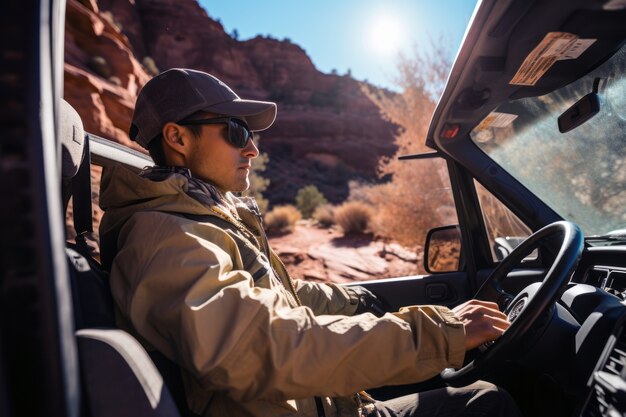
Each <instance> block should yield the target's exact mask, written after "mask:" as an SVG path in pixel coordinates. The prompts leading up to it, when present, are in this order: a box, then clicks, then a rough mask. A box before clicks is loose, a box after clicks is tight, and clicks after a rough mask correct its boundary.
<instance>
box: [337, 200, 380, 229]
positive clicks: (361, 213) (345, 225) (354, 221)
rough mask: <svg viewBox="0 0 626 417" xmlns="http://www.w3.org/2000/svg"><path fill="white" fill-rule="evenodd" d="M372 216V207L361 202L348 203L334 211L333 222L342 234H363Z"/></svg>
mask: <svg viewBox="0 0 626 417" xmlns="http://www.w3.org/2000/svg"><path fill="white" fill-rule="evenodd" d="M372 215H373V210H372V207H371V206H370V205H369V204H367V203H364V202H362V201H348V202H347V203H343V204H342V205H340V206H339V207H337V208H336V209H335V221H336V222H337V224H338V225H339V227H341V229H342V230H343V232H344V234H356V233H365V232H366V231H367V230H368V228H369V225H370V223H371V220H372Z"/></svg>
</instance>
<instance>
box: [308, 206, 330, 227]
mask: <svg viewBox="0 0 626 417" xmlns="http://www.w3.org/2000/svg"><path fill="white" fill-rule="evenodd" d="M313 220H315V221H316V222H317V224H318V225H319V226H321V227H331V226H333V225H334V224H335V207H334V206H332V205H330V204H322V205H321V206H318V207H317V208H316V209H315V211H314V212H313Z"/></svg>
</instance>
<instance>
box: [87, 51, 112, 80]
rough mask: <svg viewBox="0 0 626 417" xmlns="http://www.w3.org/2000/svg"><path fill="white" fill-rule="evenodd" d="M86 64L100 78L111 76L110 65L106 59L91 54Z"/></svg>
mask: <svg viewBox="0 0 626 417" xmlns="http://www.w3.org/2000/svg"><path fill="white" fill-rule="evenodd" d="M87 66H88V67H89V68H90V69H91V70H92V71H93V72H95V73H96V74H97V75H99V76H101V77H102V78H105V79H109V77H110V76H111V67H110V66H109V63H108V62H107V60H106V59H104V58H103V57H101V56H92V57H91V58H89V61H87Z"/></svg>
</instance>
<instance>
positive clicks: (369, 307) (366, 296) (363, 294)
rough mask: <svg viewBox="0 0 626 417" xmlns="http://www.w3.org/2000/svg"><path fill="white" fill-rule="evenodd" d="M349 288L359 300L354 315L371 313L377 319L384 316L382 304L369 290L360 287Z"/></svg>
mask: <svg viewBox="0 0 626 417" xmlns="http://www.w3.org/2000/svg"><path fill="white" fill-rule="evenodd" d="M349 288H350V290H351V291H352V292H353V293H355V294H356V295H357V297H358V299H359V306H358V307H357V309H356V311H355V312H354V314H355V315H356V314H363V313H372V314H374V315H375V316H377V317H382V316H383V315H385V308H384V305H383V303H382V302H381V301H380V300H379V299H378V297H376V296H375V295H374V294H373V293H372V292H371V291H370V290H368V289H367V288H365V287H361V286H360V285H358V286H353V287H349Z"/></svg>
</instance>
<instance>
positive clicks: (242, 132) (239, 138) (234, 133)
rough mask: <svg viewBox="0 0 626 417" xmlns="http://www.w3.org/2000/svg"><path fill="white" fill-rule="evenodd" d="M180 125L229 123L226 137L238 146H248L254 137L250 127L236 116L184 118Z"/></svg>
mask: <svg viewBox="0 0 626 417" xmlns="http://www.w3.org/2000/svg"><path fill="white" fill-rule="evenodd" d="M178 124H179V125H182V126H189V125H227V126H228V134H227V135H226V139H227V140H228V142H229V143H230V144H231V145H233V146H234V147H236V148H242V149H243V148H245V147H246V146H248V142H250V140H252V139H254V135H253V133H252V131H250V128H249V127H248V125H247V124H246V122H244V121H243V120H241V119H235V118H234V117H218V118H215V119H198V120H183V121H180V122H178Z"/></svg>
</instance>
